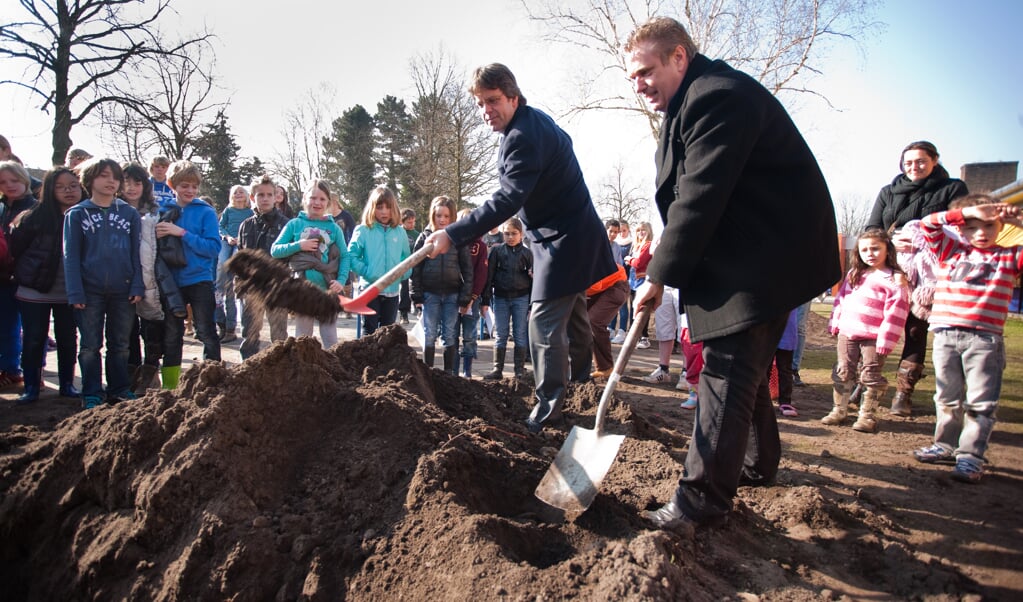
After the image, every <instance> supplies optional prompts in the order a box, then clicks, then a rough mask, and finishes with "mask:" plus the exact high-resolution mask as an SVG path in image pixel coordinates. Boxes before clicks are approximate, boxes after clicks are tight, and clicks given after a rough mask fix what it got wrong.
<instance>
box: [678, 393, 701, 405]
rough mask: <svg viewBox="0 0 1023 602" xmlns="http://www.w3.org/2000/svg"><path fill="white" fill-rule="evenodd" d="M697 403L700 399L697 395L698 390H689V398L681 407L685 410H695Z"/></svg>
mask: <svg viewBox="0 0 1023 602" xmlns="http://www.w3.org/2000/svg"><path fill="white" fill-rule="evenodd" d="M697 401H699V399H698V398H697V395H696V389H689V397H688V398H687V399H686V400H685V401H683V402H682V404H681V405H680V406H679V407H680V408H682V409H683V410H695V409H696V403H697Z"/></svg>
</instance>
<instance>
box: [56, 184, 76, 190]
mask: <svg viewBox="0 0 1023 602" xmlns="http://www.w3.org/2000/svg"><path fill="white" fill-rule="evenodd" d="M53 189H54V190H56V191H57V192H74V191H76V190H81V189H82V187H81V186H79V185H78V184H72V185H71V186H54V187H53Z"/></svg>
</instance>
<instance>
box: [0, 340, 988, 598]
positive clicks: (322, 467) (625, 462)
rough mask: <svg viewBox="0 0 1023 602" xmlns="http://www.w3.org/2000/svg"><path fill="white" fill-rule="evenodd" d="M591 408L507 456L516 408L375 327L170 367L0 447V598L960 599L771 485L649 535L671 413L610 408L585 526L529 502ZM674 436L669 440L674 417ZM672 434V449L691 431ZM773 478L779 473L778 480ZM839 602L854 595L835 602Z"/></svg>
mask: <svg viewBox="0 0 1023 602" xmlns="http://www.w3.org/2000/svg"><path fill="white" fill-rule="evenodd" d="M601 390H602V389H601V387H600V386H598V385H596V384H585V385H579V386H576V387H574V388H573V389H571V391H570V393H569V397H568V401H567V404H566V407H565V415H566V422H567V424H566V425H565V426H564V427H560V428H557V429H546V430H545V431H544V432H543V433H541V434H540V435H531V434H529V433H528V431H527V430H526V429H525V428H524V424H523V422H522V419H523V418H524V417H525V416H526V415H527V413H528V410H529V406H530V389H529V387H528V386H527V385H523V384H520V383H517V382H515V381H510V380H509V381H502V382H500V383H482V382H480V381H468V380H465V379H462V378H456V377H453V376H449V375H445V374H443V373H441V372H440V371H434V370H428V369H427V368H426V367H425V365H423V364H422V363H421V362H419V361H418V360H417V359H416V356H415V353H414V352H413V351H412V350H411V349H410V348H409V347H408V345H407V340H406V334H405V332H404V331H403V330H402V329H401V328H399V327H397V326H394V327H388V328H385V329H382V330H380V331H378V332H377V333H376V334H374V335H372V336H368V337H364V338H363V339H361V340H358V341H354V342H348V343H343V344H341V345H338V346H336V347H334V348H333V349H331V350H329V351H324V350H322V349H321V348H320V345H319V343H318V342H317V341H316V340H314V339H305V338H303V339H298V340H295V339H289V340H288V341H287V342H285V343H280V344H277V345H275V346H273V347H271V348H270V349H268V350H266V351H264V352H263V353H262V354H260V355H258V356H257V357H255V358H252V359H250V360H249V361H246V362H245V363H244V364H242V365H240V366H237V367H232V368H225V367H224V366H223V365H221V364H219V363H207V364H203V365H201V366H196V367H193V368H192V369H191V370H189V371H188V372H187V373H186V374H185V375H184V376H183V377H182V384H181V386H180V387H179V389H178V390H177V391H175V392H159V393H153V394H150V395H149V396H147V397H145V398H142V399H139V400H135V401H131V402H124V403H121V404H118V405H117V406H113V407H103V408H100V409H97V410H93V411H87V412H81V413H79V414H76V415H74V416H72V417H70V418H68V419H66V420H65V421H63V422H62V423H60V425H58V427H57V428H56V429H55V430H53V431H52V432H45V433H44V432H42V431H39V430H36V429H32V428H13V429H10V430H9V431H7V432H4V433H2V434H0V452H2V456H0V495H2V502H0V533H2V544H0V550H2V562H0V583H3V584H4V592H5V594H4V597H5V598H6V599H12V600H13V599H18V600H61V599H64V600H70V599H95V600H112V599H146V600H185V599H188V600H225V599H232V600H342V599H345V600H384V599H410V600H480V599H487V600H491V599H508V600H559V599H568V598H574V599H582V600H681V599H722V598H725V597H730V596H734V595H735V594H736V592H748V596H749V597H754V594H756V595H759V596H766V597H768V598H774V599H786V600H820V599H822V598H823V599H830V598H831V590H830V589H828V588H829V587H831V585H830V584H843V588H844V591H853V592H856V591H858V592H861V593H863V594H864V595H872V596H876V595H878V594H877V592H887V593H889V594H892V595H897V596H900V597H919V598H926V599H934V600H938V599H950V600H951V599H960V598H961V597H962V596H963V595H964V594H968V593H970V592H973V591H976V584H975V583H974V582H973V581H972V580H970V579H969V578H967V577H965V576H963V575H962V574H961V573H960V572H959V571H958V570H957V569H956V567H954V566H952V565H950V564H949V563H947V562H941V561H939V560H937V559H935V558H932V557H928V556H926V555H920V554H917V553H914V551H912V550H910V549H908V548H907V547H906V545H905V544H904V543H902V542H900V540H899V537H898V531H899V530H898V528H897V527H895V526H893V525H892V524H891V521H890V520H889V519H888V518H886V516H885V515H884V514H883V513H881V512H880V511H879V510H878V508H877V506H876V505H875V504H874V503H872V502H871V500H870V498H869V496H857V495H855V494H849V495H846V494H841V495H840V494H835V493H834V492H831V491H829V490H828V488H826V487H824V486H821V485H819V484H814V483H810V482H809V481H807V480H805V479H804V480H802V481H800V480H798V479H796V478H794V477H789V476H783V477H782V478H781V479H780V480H781V481H782V482H781V483H780V484H781V485H783V486H780V487H768V488H761V489H749V488H745V489H743V490H742V491H741V493H740V498H739V500H738V501H737V508H736V512H735V513H734V514H733V515H732V517H731V518H730V519H729V520H728V521H727V522H726V523H725V524H724V525H723V526H720V527H716V528H713V529H707V530H700V531H698V532H697V533H696V534H695V535H694V534H693V533H691V532H690V533H672V532H666V531H656V530H652V529H650V525H649V524H647V523H646V522H645V521H644V520H643V519H642V518H641V512H642V511H643V510H644V509H648V508H653V507H655V506H657V505H658V500H660V501H663V500H664V499H666V498H667V497H668V495H669V494H670V492H671V491H672V490H673V489H674V486H675V482H676V481H677V479H678V477H679V476H680V473H681V461H682V460H683V459H684V456H685V450H684V447H685V444H686V442H687V440H688V437H687V436H684V435H682V434H680V433H683V432H688V431H685V430H682V429H679V428H678V423H679V419H680V416H682V412H681V411H680V410H678V409H677V407H678V405H677V400H673V402H672V403H670V404H664V403H662V402H659V401H657V400H656V399H653V400H650V399H647V400H646V401H644V402H643V403H631V402H632V401H635V400H633V399H630V394H629V393H623V394H621V395H618V399H617V400H616V401H615V405H614V406H613V408H612V411H611V413H610V414H609V421H608V422H609V429H611V430H615V431H618V432H621V433H624V434H626V435H627V438H626V439H625V442H624V444H623V445H622V447H621V451H620V453H619V455H618V458H617V460H616V461H615V463H614V464H613V466H612V468H611V470H610V472H609V473H608V475H607V478H606V479H605V481H604V484H603V487H602V489H601V493H600V494H599V495H598V496H597V498H596V500H595V501H594V503H593V504H592V506H591V507H590V509H589V510H588V511H587V512H586V513H584V514H582V515H581V516H579V517H576V518H575V519H574V520H564V517H559V516H557V514H556V513H554V512H552V510H551V509H550V508H547V507H545V506H544V505H543V504H542V503H540V502H539V501H537V500H536V498H535V497H534V496H533V490H534V488H535V487H536V485H537V483H538V482H539V481H540V479H541V477H542V476H543V474H544V473H545V472H546V470H547V468H548V466H549V465H550V462H551V459H552V458H553V457H554V455H555V454H556V453H557V451H558V449H560V447H561V444H562V442H563V441H564V438H565V436H566V435H567V433H568V431H569V429H570V428H571V426H572V425H574V424H578V425H580V426H582V427H584V428H592V424H593V418H592V416H593V414H594V413H595V408H596V404H597V401H598V400H599V397H600V393H601ZM688 416H691V414H689V415H688ZM687 419H688V420H690V422H689V424H690V425H691V418H687ZM783 472H784V471H783ZM854 595H855V594H854Z"/></svg>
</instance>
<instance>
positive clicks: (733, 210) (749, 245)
mask: <svg viewBox="0 0 1023 602" xmlns="http://www.w3.org/2000/svg"><path fill="white" fill-rule="evenodd" d="M655 198H656V201H657V208H658V210H659V211H660V214H661V219H663V220H664V223H665V228H664V232H663V233H662V235H661V242H660V246H658V248H657V252H656V253H654V257H653V259H652V260H651V261H650V265H649V266H648V267H647V275H648V277H649V278H650V279H651V280H653V281H654V282H659V283H662V284H665V285H667V286H674V287H676V288H678V289H679V295H680V300H681V301H682V302H683V303H684V304H685V309H686V313H687V315H688V319H689V329H690V333H691V337H692V340H693V341H694V342H695V341H703V340H707V339H711V338H716V337H720V336H724V335H728V334H733V333H736V332H740V331H742V330H745V329H747V328H749V327H750V326H753V325H754V324H758V323H761V322H764V321H766V320H769V319H772V318H775V317H777V316H779V315H780V314H782V313H784V312H787V311H789V310H791V309H792V308H794V307H796V306H797V305H800V304H802V303H803V302H805V301H806V300H808V299H810V298H811V297H813V296H814V295H817V294H819V293H820V292H821V291H822V290H824V289H825V288H827V287H828V286H831V285H832V284H834V283H835V282H837V281H838V280H839V279H840V278H841V268H840V265H839V258H838V234H837V229H836V227H835V212H834V207H833V206H832V203H831V196H830V195H829V193H828V187H827V184H826V183H825V182H824V176H823V175H822V174H821V171H820V168H819V167H818V166H817V160H816V159H815V158H814V156H813V153H812V152H810V149H809V147H808V146H807V145H806V142H805V141H804V140H803V137H802V136H801V135H800V133H799V131H798V130H797V129H796V126H795V124H794V123H792V120H791V119H790V118H789V116H788V114H787V113H786V112H785V109H784V108H783V107H782V106H781V104H780V103H779V102H778V100H777V99H776V98H774V97H773V96H772V95H771V94H770V93H769V92H768V91H767V90H766V89H765V88H764V87H763V86H762V85H760V84H759V83H758V82H756V81H755V80H754V79H753V78H751V77H749V76H748V75H746V74H744V73H741V72H739V71H736V70H735V69H732V68H731V67H729V66H728V65H727V64H725V63H724V62H722V61H713V62H712V61H710V60H709V59H708V58H706V57H705V56H703V55H696V56H695V57H694V58H693V60H692V61H691V62H690V64H689V67H688V69H687V71H686V75H685V77H684V78H683V80H682V84H681V86H680V87H679V90H678V92H677V93H676V94H675V96H674V98H672V100H671V102H670V103H669V105H668V109H667V111H666V115H665V118H664V122H663V124H662V126H661V137H660V143H659V145H658V149H657V191H656V197H655Z"/></svg>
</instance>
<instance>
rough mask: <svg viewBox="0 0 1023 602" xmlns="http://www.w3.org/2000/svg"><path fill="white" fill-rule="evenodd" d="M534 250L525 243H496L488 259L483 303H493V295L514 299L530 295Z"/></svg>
mask: <svg viewBox="0 0 1023 602" xmlns="http://www.w3.org/2000/svg"><path fill="white" fill-rule="evenodd" d="M532 273H533V252H532V251H530V250H529V247H527V246H526V245H524V244H518V245H515V246H514V247H509V246H508V245H507V244H500V245H496V246H495V247H493V248H492V249H490V259H488V260H487V285H486V286H485V287H484V289H483V305H492V304H493V303H492V300H493V297H501V298H502V299H513V298H517V297H521V296H522V295H528V294H529V291H530V290H531V289H532V288H533V276H532Z"/></svg>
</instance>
